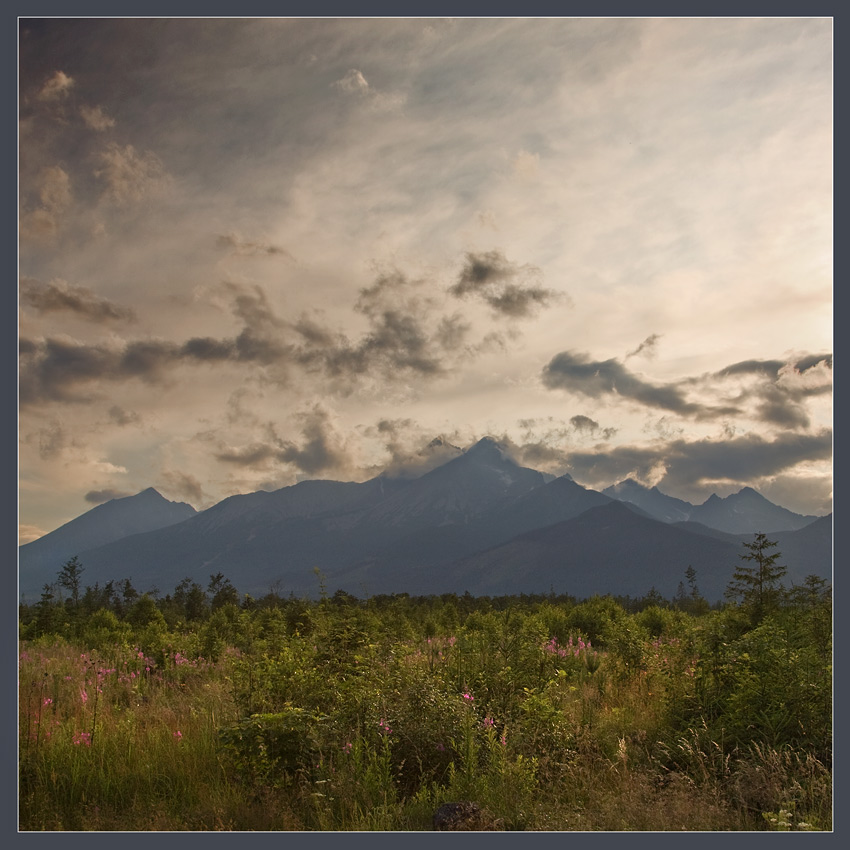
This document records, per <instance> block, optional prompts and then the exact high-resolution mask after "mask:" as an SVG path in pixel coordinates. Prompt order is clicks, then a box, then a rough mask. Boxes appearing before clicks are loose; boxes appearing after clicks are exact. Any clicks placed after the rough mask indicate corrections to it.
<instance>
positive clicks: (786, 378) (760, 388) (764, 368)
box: [711, 354, 832, 428]
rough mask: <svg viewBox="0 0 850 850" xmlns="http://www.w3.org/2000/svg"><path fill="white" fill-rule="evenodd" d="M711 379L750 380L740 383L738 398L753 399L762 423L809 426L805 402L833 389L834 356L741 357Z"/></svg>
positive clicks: (784, 426)
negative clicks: (758, 358) (761, 358)
mask: <svg viewBox="0 0 850 850" xmlns="http://www.w3.org/2000/svg"><path fill="white" fill-rule="evenodd" d="M711 378H713V379H717V380H721V381H728V380H734V379H738V380H739V381H740V380H744V381H746V380H747V379H751V380H750V382H749V383H745V384H743V385H739V395H738V398H737V399H736V401H739V402H740V401H741V400H751V401H752V402H753V403H754V404H755V415H756V416H757V418H758V419H760V420H761V421H762V422H765V423H768V424H771V425H777V426H780V427H783V428H808V427H809V425H810V424H811V420H810V418H809V415H808V412H807V411H806V409H805V407H804V403H805V401H806V400H807V399H808V398H811V397H813V396H818V395H825V394H827V393H830V392H831V391H832V355H831V354H806V355H802V356H798V357H794V358H791V359H789V360H742V361H740V362H738V363H733V364H732V365H730V366H727V367H726V368H724V369H721V370H720V371H718V372H716V373H714V374H713V375H712V376H711Z"/></svg>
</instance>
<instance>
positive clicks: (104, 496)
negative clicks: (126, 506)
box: [84, 489, 132, 505]
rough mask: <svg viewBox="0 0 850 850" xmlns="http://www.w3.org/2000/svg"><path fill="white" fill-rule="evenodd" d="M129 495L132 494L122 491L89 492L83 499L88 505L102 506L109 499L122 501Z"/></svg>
mask: <svg viewBox="0 0 850 850" xmlns="http://www.w3.org/2000/svg"><path fill="white" fill-rule="evenodd" d="M131 495H132V493H125V492H124V491H123V490H109V489H107V490H89V491H88V493H86V495H85V497H84V498H85V500H86V501H87V502H88V503H89V504H92V505H102V504H103V503H104V502H108V501H110V500H111V499H123V498H125V497H126V496H131Z"/></svg>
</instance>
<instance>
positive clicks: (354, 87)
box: [332, 68, 369, 95]
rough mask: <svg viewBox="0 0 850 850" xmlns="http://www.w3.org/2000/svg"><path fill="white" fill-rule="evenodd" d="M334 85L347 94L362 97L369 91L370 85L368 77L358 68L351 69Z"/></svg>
mask: <svg viewBox="0 0 850 850" xmlns="http://www.w3.org/2000/svg"><path fill="white" fill-rule="evenodd" d="M332 85H333V86H334V88H337V89H339V90H340V91H344V92H345V93H346V94H361V95H362V94H366V93H367V92H368V91H369V83H367V82H366V77H364V76H363V74H362V72H360V71H358V70H357V69H356V68H351V69H350V70H349V71H348V73H347V74H346V75H345V76H344V77H343V78H342V79H341V80H337V81H336V82H335V83H332Z"/></svg>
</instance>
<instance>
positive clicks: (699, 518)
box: [602, 478, 817, 534]
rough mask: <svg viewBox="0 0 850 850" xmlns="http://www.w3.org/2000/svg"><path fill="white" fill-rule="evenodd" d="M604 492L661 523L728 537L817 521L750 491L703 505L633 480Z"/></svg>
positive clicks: (789, 527)
mask: <svg viewBox="0 0 850 850" xmlns="http://www.w3.org/2000/svg"><path fill="white" fill-rule="evenodd" d="M602 492H603V493H604V494H605V495H606V496H610V497H611V498H612V499H618V500H620V501H621V502H629V503H631V504H634V505H637V506H638V507H640V508H643V510H644V511H646V512H647V513H648V514H649V515H650V516H652V517H655V519H659V520H661V521H662V522H679V523H681V522H688V521H690V522H696V523H701V524H702V525H704V526H708V527H709V528H714V529H717V530H718V531H724V532H726V533H728V534H748V533H756V532H758V531H763V532H766V533H772V532H776V531H794V530H797V529H800V528H803V527H804V526H806V525H808V524H809V523H811V522H813V521H814V520H816V519H817V517H814V516H803V515H801V514H796V513H794V512H793V511H789V510H788V509H787V508H783V507H780V506H779V505H775V504H773V502H771V501H769V500H768V499H766V498H765V497H764V496H762V495H761V494H760V493H758V492H756V491H755V490H753V489H752V488H751V487H744V488H743V489H742V490H740V491H739V492H737V493H733V494H732V495H730V496H726V497H725V498H720V497H719V496H717V495H712V496H710V497H709V498H708V499H707V500H706V501H705V502H704V503H703V504H701V505H692V504H691V503H690V502H685V501H683V500H682V499H676V498H673V497H672V496H667V495H666V494H664V493H662V492H661V491H660V490H659V489H658V488H657V487H651V488H650V487H644V486H643V484H639V483H638V482H637V481H634V480H633V479H631V478H627V479H626V480H624V481H620V482H619V483H618V484H614V485H612V486H611V487H606V488H605V489H604V490H603V491H602Z"/></svg>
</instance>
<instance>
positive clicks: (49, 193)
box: [21, 165, 72, 239]
mask: <svg viewBox="0 0 850 850" xmlns="http://www.w3.org/2000/svg"><path fill="white" fill-rule="evenodd" d="M38 198H39V202H40V203H39V204H38V205H37V206H36V207H35V208H34V209H30V210H25V211H24V212H23V214H22V216H21V236H22V237H23V238H24V239H44V238H50V237H52V236H54V235H55V234H56V233H57V231H58V230H59V227H60V225H61V223H62V222H61V219H62V216H63V215H64V214H65V212H67V210H68V209H69V208H70V206H71V202H72V194H71V178H70V176H69V175H68V173H67V172H66V171H65V170H64V169H63V168H61V167H60V166H58V165H52V166H50V167H48V168H45V169H43V170H42V172H41V174H40V176H39V180H38Z"/></svg>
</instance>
